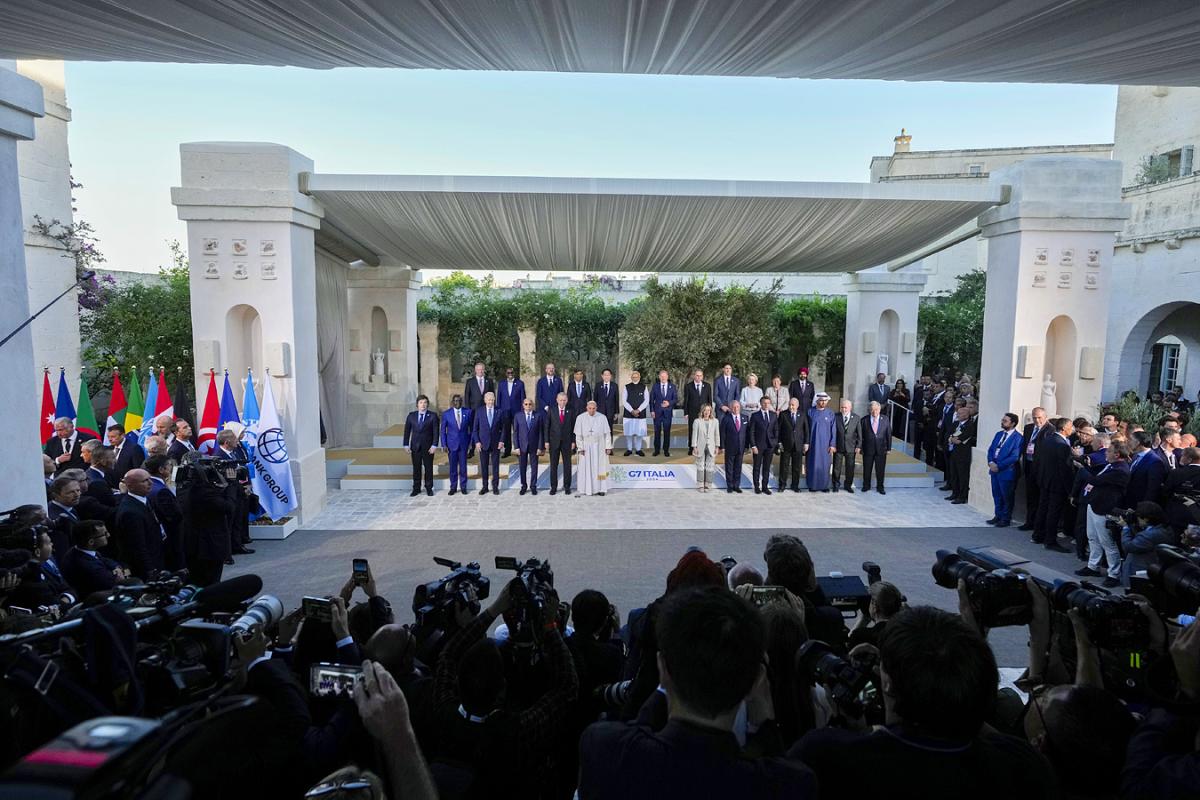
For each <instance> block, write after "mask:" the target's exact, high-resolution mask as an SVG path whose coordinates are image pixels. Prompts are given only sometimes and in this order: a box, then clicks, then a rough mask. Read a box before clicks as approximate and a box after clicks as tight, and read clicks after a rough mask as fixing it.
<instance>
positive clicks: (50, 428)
mask: <svg viewBox="0 0 1200 800" xmlns="http://www.w3.org/2000/svg"><path fill="white" fill-rule="evenodd" d="M53 435H54V392H53V391H51V389H50V368H49V367H47V368H46V369H45V370H43V372H42V441H43V442H48V441H50V437H51V436H53Z"/></svg>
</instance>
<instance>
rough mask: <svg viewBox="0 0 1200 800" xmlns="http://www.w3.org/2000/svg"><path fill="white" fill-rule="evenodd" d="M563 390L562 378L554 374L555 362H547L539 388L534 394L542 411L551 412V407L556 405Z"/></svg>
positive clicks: (538, 383)
mask: <svg viewBox="0 0 1200 800" xmlns="http://www.w3.org/2000/svg"><path fill="white" fill-rule="evenodd" d="M562 390H563V382H562V378H560V377H558V376H557V375H555V374H554V364H553V363H551V362H548V363H547V364H546V370H545V374H543V375H542V377H540V378H538V382H537V388H536V389H534V394H535V396H536V399H537V407H538V408H540V409H541V410H542V411H544V412H546V413H549V412H550V409H551V408H553V407H554V403H555V400H556V398H557V397H558V395H559V393H560V392H561V391H562Z"/></svg>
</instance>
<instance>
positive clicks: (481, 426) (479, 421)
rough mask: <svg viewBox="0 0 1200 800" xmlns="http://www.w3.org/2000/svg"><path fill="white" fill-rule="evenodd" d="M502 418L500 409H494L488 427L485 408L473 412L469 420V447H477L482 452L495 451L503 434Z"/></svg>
mask: <svg viewBox="0 0 1200 800" xmlns="http://www.w3.org/2000/svg"><path fill="white" fill-rule="evenodd" d="M503 418H504V415H503V414H501V413H500V409H498V408H497V409H495V413H494V414H492V424H491V425H490V426H489V425H488V414H487V408H486V407H485V408H481V409H479V410H478V411H477V412H475V416H474V418H472V420H471V445H472V446H476V445H477V446H479V447H480V448H481V449H483V450H495V449H496V448H497V447H498V446H499V445H500V437H501V435H502V434H503V433H504V425H503V422H502V420H503Z"/></svg>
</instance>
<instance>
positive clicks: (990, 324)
mask: <svg viewBox="0 0 1200 800" xmlns="http://www.w3.org/2000/svg"><path fill="white" fill-rule="evenodd" d="M990 180H991V181H992V182H993V183H994V184H997V185H1009V186H1011V187H1012V193H1011V200H1010V201H1009V202H1008V203H1006V204H1004V205H1001V206H996V207H995V208H992V209H989V210H988V211H986V212H984V213H983V214H981V215H980V217H979V224H980V227H981V228H982V231H983V236H984V237H985V238H987V239H988V265H987V273H988V281H987V301H986V306H985V308H984V318H983V319H984V332H983V357H982V362H983V366H982V374H981V375H980V378H979V382H980V389H981V391H980V393H979V394H980V403H981V405H980V410H979V440H978V446H977V447H976V450H975V452H974V454H973V456H972V461H971V498H970V499H971V504H972V505H973V506H975V507H976V508H978V509H979V510H981V511H984V512H985V513H988V514H989V516H990V512H991V511H992V498H991V487H990V480H989V477H988V471H987V452H986V451H987V447H988V445H989V444H990V443H991V440H992V436H993V434H994V433H995V432H996V430H997V429H998V428H999V424H1000V422H999V421H1000V417H1001V416H1002V415H1003V414H1004V413H1006V412H1010V411H1011V412H1013V413H1015V414H1017V415H1018V416H1019V417H1020V418H1021V424H1022V425H1023V424H1024V423H1025V422H1027V421H1028V420H1029V418H1030V412H1031V410H1032V409H1033V408H1034V406H1037V405H1039V404H1040V402H1041V396H1042V384H1043V382H1044V379H1045V375H1046V373H1047V372H1049V373H1051V374H1052V375H1053V380H1054V382H1055V383H1056V384H1057V405H1058V408H1057V414H1058V415H1059V416H1076V415H1080V414H1082V415H1084V416H1087V417H1088V418H1089V419H1095V418H1096V406H1097V405H1098V404H1099V402H1100V392H1101V385H1102V382H1103V377H1104V375H1103V371H1104V339H1105V325H1104V320H1105V319H1107V318H1108V308H1109V299H1110V293H1111V288H1110V286H1111V281H1112V256H1113V243H1114V240H1115V234H1116V232H1117V231H1119V230H1121V228H1122V227H1123V226H1124V222H1125V218H1126V217H1127V216H1128V213H1129V212H1128V209H1127V208H1126V207H1125V206H1124V204H1122V202H1121V164H1120V162H1118V161H1104V160H1099V159H1083V158H1070V159H1066V158H1051V157H1047V158H1032V159H1028V160H1026V161H1022V162H1020V163H1018V164H1014V165H1012V166H1010V167H1005V168H1003V169H1000V170H997V171H996V172H993V173H992V175H991V178H990ZM1018 510H1019V511H1020V512H1022V514H1018V516H1021V515H1023V511H1024V509H1023V508H1022V507H1021V505H1020V504H1019V503H1018Z"/></svg>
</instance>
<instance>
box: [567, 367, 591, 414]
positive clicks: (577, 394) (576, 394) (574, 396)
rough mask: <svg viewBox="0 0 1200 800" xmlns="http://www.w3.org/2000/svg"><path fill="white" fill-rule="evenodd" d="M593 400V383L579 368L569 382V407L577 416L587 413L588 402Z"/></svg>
mask: <svg viewBox="0 0 1200 800" xmlns="http://www.w3.org/2000/svg"><path fill="white" fill-rule="evenodd" d="M591 401H592V385H591V384H590V383H588V382H587V379H585V378H584V377H583V370H581V369H577V370H575V373H574V374H573V375H572V376H571V382H570V383H569V384H567V407H568V408H570V409H571V413H573V414H574V415H575V416H576V417H578V416H579V415H580V414H586V413H587V404H588V403H590V402H591Z"/></svg>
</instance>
